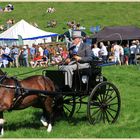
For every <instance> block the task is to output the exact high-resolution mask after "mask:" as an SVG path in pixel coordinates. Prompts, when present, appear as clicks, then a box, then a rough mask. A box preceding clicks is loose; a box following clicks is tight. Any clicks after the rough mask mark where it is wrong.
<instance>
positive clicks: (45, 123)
mask: <svg viewBox="0 0 140 140" xmlns="http://www.w3.org/2000/svg"><path fill="white" fill-rule="evenodd" d="M40 121H41V123H42V124H43V125H44V126H45V127H46V126H48V123H47V121H46V119H45V118H44V117H43V116H42V117H41V119H40Z"/></svg>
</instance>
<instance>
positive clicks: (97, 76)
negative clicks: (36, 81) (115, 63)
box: [43, 63, 107, 96]
mask: <svg viewBox="0 0 140 140" xmlns="http://www.w3.org/2000/svg"><path fill="white" fill-rule="evenodd" d="M43 74H44V75H45V76H46V77H49V78H50V79H51V80H52V81H53V82H54V85H55V88H56V91H58V92H59V91H60V93H63V94H64V95H65V94H66V95H67V94H68V93H69V94H70V92H71V94H72V95H73V94H74V93H78V94H76V95H77V96H78V95H79V96H81V95H85V94H87V95H89V94H90V93H89V92H90V91H91V90H92V89H93V88H94V87H95V86H96V85H97V84H98V83H100V82H103V81H107V79H106V78H105V77H104V76H102V68H101V67H100V66H97V64H96V63H93V64H91V67H90V68H85V69H80V70H75V71H74V75H73V82H72V83H73V85H72V88H69V86H68V85H65V80H66V78H65V77H66V71H60V70H44V71H43ZM83 76H87V78H88V82H87V83H83V82H82V77H83Z"/></svg>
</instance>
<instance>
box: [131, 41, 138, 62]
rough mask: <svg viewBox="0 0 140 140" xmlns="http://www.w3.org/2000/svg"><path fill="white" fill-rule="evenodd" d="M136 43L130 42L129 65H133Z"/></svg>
mask: <svg viewBox="0 0 140 140" xmlns="http://www.w3.org/2000/svg"><path fill="white" fill-rule="evenodd" d="M136 48H137V45H136V41H135V40H133V41H132V45H131V46H130V57H129V64H135V53H136Z"/></svg>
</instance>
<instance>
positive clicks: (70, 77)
mask: <svg viewBox="0 0 140 140" xmlns="http://www.w3.org/2000/svg"><path fill="white" fill-rule="evenodd" d="M77 67H78V68H77ZM89 67H90V64H89V63H82V64H81V63H78V65H77V64H76V63H74V64H72V63H69V64H68V65H63V66H60V67H59V69H60V70H62V71H66V75H65V85H69V87H70V88H71V87H72V81H73V72H74V70H77V69H84V68H89Z"/></svg>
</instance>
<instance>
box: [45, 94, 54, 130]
mask: <svg viewBox="0 0 140 140" xmlns="http://www.w3.org/2000/svg"><path fill="white" fill-rule="evenodd" d="M52 102H53V99H52V98H51V97H49V96H48V97H47V98H46V100H45V101H44V110H43V114H44V115H43V116H44V117H45V118H46V120H47V123H48V128H47V131H48V132H51V131H52V117H53V112H52Z"/></svg>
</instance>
